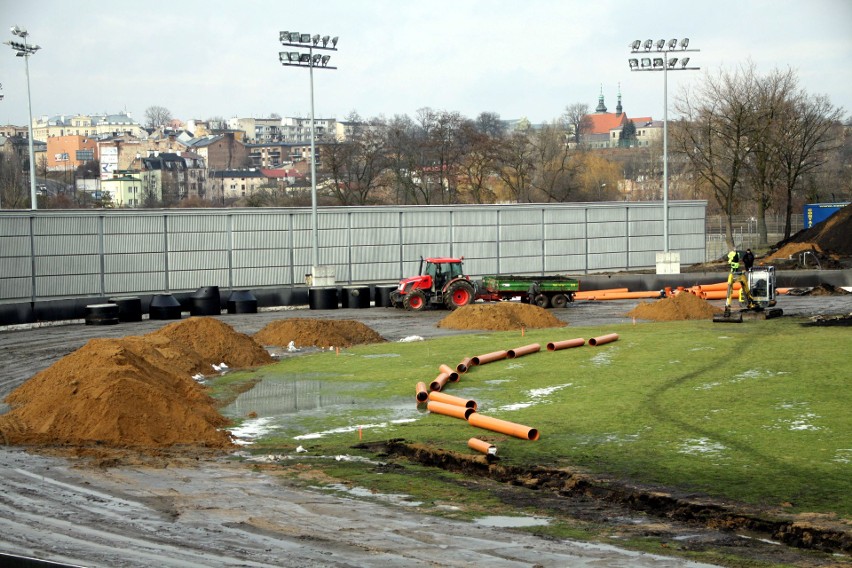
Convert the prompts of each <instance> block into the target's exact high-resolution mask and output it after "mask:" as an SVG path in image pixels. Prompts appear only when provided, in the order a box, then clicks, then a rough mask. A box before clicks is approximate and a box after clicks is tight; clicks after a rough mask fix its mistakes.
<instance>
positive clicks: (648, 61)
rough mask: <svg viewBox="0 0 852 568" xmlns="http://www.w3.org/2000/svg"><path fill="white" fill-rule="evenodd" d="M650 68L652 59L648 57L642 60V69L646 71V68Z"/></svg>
mask: <svg viewBox="0 0 852 568" xmlns="http://www.w3.org/2000/svg"><path fill="white" fill-rule="evenodd" d="M650 66H651V59H650V58H648V57H643V58H642V68H643V69H644V68H646V67H650Z"/></svg>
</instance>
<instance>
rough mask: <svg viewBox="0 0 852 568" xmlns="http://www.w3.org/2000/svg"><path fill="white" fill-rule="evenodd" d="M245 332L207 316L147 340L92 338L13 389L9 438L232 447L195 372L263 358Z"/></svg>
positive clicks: (1, 430)
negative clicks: (225, 364)
mask: <svg viewBox="0 0 852 568" xmlns="http://www.w3.org/2000/svg"><path fill="white" fill-rule="evenodd" d="M271 361H272V358H271V357H270V355H269V354H268V353H266V351H264V350H263V348H262V347H260V346H258V345H257V344H255V343H254V342H253V341H252V340H251V339H250V338H249V337H247V336H244V335H242V334H240V333H237V332H236V331H234V330H233V329H231V328H230V327H229V326H227V325H225V324H223V323H221V322H219V321H218V320H213V319H210V318H190V319H189V320H185V321H182V322H176V323H174V324H171V325H169V326H167V327H166V328H163V329H161V330H159V331H156V332H153V333H150V334H148V335H145V336H131V337H125V338H121V339H93V340H91V341H89V342H88V343H87V344H86V345H84V346H83V347H81V348H80V349H78V350H77V351H75V352H73V353H71V354H70V355H67V356H66V357H63V358H62V359H60V360H59V361H57V362H56V363H54V364H53V365H52V366H50V367H48V368H47V369H45V370H43V371H41V372H40V373H38V374H36V375H35V376H34V377H32V378H31V379H30V380H29V381H27V382H26V383H24V384H23V385H21V386H20V387H18V388H17V389H15V390H14V391H12V392H11V393H10V394H9V396H7V397H6V402H7V403H8V404H9V405H10V406H12V410H11V411H10V412H8V413H6V414H4V415H2V416H0V438H2V440H3V441H4V442H5V443H7V444H25V445H26V444H35V445H58V446H76V447H80V446H90V445H98V446H100V447H109V448H134V449H141V450H152V449H158V448H166V447H172V446H201V447H207V448H228V447H230V446H231V438H230V435H229V434H228V433H227V432H226V431H224V430H222V429H221V428H222V427H223V426H225V425H226V424H227V422H228V420H227V419H226V418H224V417H223V416H222V415H221V414H219V412H218V411H217V410H216V406H215V404H214V401H213V400H212V399H211V398H210V397H209V396H208V395H207V392H206V389H205V388H204V387H203V386H201V385H199V384H198V383H197V382H196V381H195V380H194V379H193V378H192V374H193V373H202V374H204V373H207V374H209V373H210V372H211V371H212V365H214V364H219V363H221V362H226V363H228V365H229V366H234V367H236V366H252V365H261V364H266V363H269V362H271Z"/></svg>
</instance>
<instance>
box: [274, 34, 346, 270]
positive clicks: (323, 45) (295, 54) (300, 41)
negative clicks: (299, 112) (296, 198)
mask: <svg viewBox="0 0 852 568" xmlns="http://www.w3.org/2000/svg"><path fill="white" fill-rule="evenodd" d="M278 39H279V41H280V42H281V45H283V46H285V47H295V48H301V49H305V48H307V50H308V52H307V53H304V52H299V51H281V52H279V53H278V60H279V61H280V62H281V65H286V66H290V67H306V68H308V69H309V70H310V82H311V241H312V246H311V274H312V275H316V274H317V267H318V266H319V236H318V231H317V166H316V133H315V127H314V68H315V67H316V68H318V69H337V67H331V66H329V65H328V61H329V59H331V56H330V55H322V54H320V53H314V50H315V49H320V50H326V51H337V40H338V37H337V36H334V37H331V36H327V35H326V36H320V35H319V34H314V35H311V34H306V33H299V32H280V33H279V34H278ZM312 282H313V280H312Z"/></svg>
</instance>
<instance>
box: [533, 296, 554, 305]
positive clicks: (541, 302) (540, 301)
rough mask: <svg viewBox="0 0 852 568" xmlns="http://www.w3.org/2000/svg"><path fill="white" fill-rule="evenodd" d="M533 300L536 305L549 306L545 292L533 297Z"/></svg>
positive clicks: (548, 299)
mask: <svg viewBox="0 0 852 568" xmlns="http://www.w3.org/2000/svg"><path fill="white" fill-rule="evenodd" d="M533 301H534V302H535V305H536V306H538V307H539V308H547V307H550V298H548V297H547V296H546V295H545V294H539V295H537V296H536V297H535V298H534V299H533Z"/></svg>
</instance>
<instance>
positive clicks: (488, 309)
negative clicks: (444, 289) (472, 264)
mask: <svg viewBox="0 0 852 568" xmlns="http://www.w3.org/2000/svg"><path fill="white" fill-rule="evenodd" d="M565 325H566V324H565V322H563V321H562V320H560V319H558V318H557V317H555V316H554V315H552V314H551V313H550V312H548V311H547V310H545V309H544V308H539V307H538V306H535V305H532V304H522V303H517V302H500V303H497V304H470V305H467V306H462V307H461V308H459V309H457V310H455V311H454V312H452V313H451V314H450V315H448V316H447V317H445V318H444V319H442V320H441V321H439V322H438V327H444V328H447V329H485V330H488V331H509V330H512V329H520V328H522V327H525V328H529V329H534V328H544V327H564V326H565Z"/></svg>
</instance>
